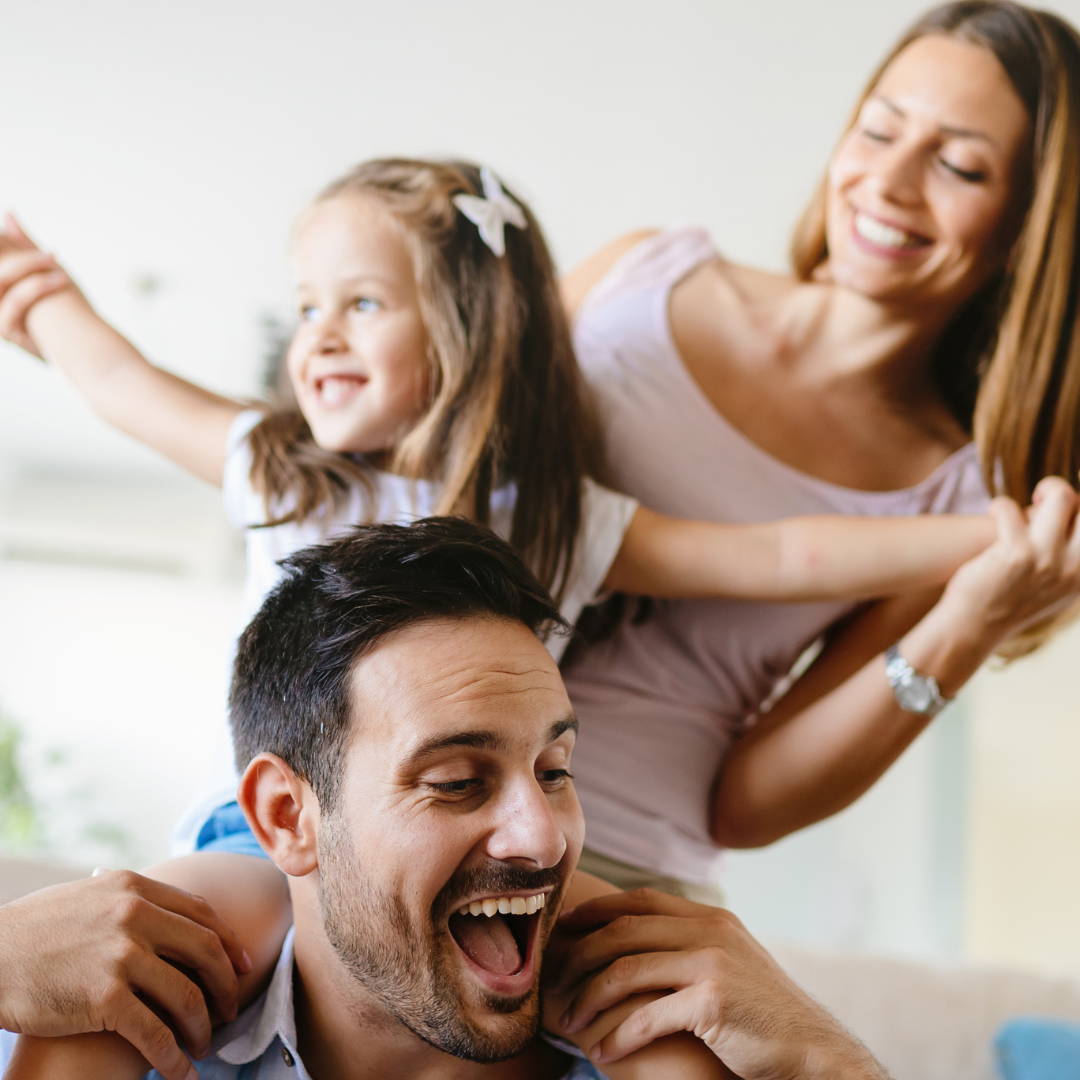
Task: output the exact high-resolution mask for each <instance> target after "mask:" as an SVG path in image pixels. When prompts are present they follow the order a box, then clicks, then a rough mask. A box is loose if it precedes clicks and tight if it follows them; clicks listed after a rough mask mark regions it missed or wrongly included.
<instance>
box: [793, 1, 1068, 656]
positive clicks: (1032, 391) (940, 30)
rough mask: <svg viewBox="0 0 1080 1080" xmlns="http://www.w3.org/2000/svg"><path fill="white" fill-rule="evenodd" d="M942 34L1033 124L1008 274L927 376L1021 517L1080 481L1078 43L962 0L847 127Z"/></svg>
mask: <svg viewBox="0 0 1080 1080" xmlns="http://www.w3.org/2000/svg"><path fill="white" fill-rule="evenodd" d="M928 34H944V35H948V36H950V37H955V38H958V39H959V40H961V41H966V42H970V43H972V44H974V45H979V46H981V47H982V48H985V49H988V50H990V52H992V53H993V54H994V56H995V57H997V59H998V61H999V63H1000V64H1001V66H1002V67H1003V68H1004V70H1005V72H1006V74H1007V75H1008V76H1009V79H1010V80H1011V82H1012V85H1013V87H1014V89H1015V90H1016V92H1017V94H1018V95H1019V97H1020V99H1021V100H1022V101H1023V103H1024V105H1025V106H1026V107H1027V110H1028V113H1029V114H1030V116H1031V118H1032V145H1031V156H1030V160H1031V162H1032V168H1031V177H1030V184H1029V187H1028V190H1027V191H1026V192H1024V193H1023V202H1024V203H1025V204H1026V205H1024V206H1022V207H1021V208H1020V212H1019V213H1018V214H1017V220H1018V221H1019V222H1020V224H1019V225H1018V228H1017V233H1016V237H1015V239H1014V241H1013V244H1012V250H1011V254H1010V257H1009V259H1008V261H1007V263H1006V267H1005V269H1004V270H1003V271H1002V272H1001V273H1000V274H998V275H997V276H996V277H995V278H994V279H993V280H991V281H990V282H988V283H987V284H986V285H985V286H984V287H983V288H982V289H981V290H980V291H979V292H978V293H977V294H976V295H975V296H974V297H972V299H971V300H969V301H968V302H967V304H966V305H965V306H964V307H963V308H962V309H961V311H960V312H959V313H958V314H957V315H956V316H955V318H954V319H953V321H952V324H951V325H950V326H949V327H948V328H947V329H946V330H945V333H944V334H943V335H942V337H941V338H940V340H939V341H938V343H937V347H936V350H935V355H934V357H933V373H934V377H935V379H936V381H937V384H938V387H939V389H940V391H941V393H942V396H943V397H944V399H945V401H946V402H947V403H948V404H949V407H950V408H951V409H952V411H953V413H954V414H955V415H956V418H957V419H958V420H959V421H960V422H961V423H962V424H963V425H964V426H965V428H966V429H967V430H968V431H969V432H971V433H973V435H974V437H975V441H976V443H977V444H978V447H979V452H980V455H981V458H982V466H983V473H984V476H985V479H986V483H987V486H988V487H989V489H990V490H991V491H992V492H994V493H995V494H1005V495H1009V496H1011V497H1012V498H1014V499H1016V500H1017V502H1019V503H1020V504H1021V505H1027V504H1028V503H1029V502H1030V501H1031V494H1032V491H1033V490H1034V488H1035V485H1036V484H1037V483H1038V482H1039V480H1040V479H1041V478H1042V477H1044V476H1063V477H1065V478H1066V479H1067V480H1069V481H1070V483H1072V484H1073V485H1074V486H1076V483H1077V474H1078V471H1080V325H1078V316H1080V36H1078V34H1077V32H1076V30H1074V29H1073V27H1071V26H1070V25H1069V24H1068V23H1067V22H1065V21H1064V20H1063V19H1061V18H1059V17H1058V16H1057V15H1053V14H1051V13H1049V12H1046V11H1036V10H1034V9H1032V8H1029V7H1026V6H1024V5H1022V4H1016V3H1011V2H1009V0H961V2H959V3H952V4H944V5H942V6H941V7H938V8H935V9H933V10H932V11H930V12H928V13H927V14H926V15H924V16H923V17H922V18H921V19H920V20H919V21H918V22H917V23H915V25H914V26H913V27H911V29H910V30H909V31H908V32H907V33H906V34H905V35H904V36H903V37H902V38H901V39H900V41H899V42H898V43H897V44H896V46H895V48H894V49H893V50H892V51H891V52H890V53H889V55H888V56H887V57H886V58H885V60H884V61H883V62H882V64H881V65H880V67H879V68H878V69H877V71H876V72H874V75H873V77H872V78H871V79H870V81H869V83H868V84H867V87H866V89H865V91H864V92H863V94H862V96H861V98H860V99H859V103H858V106H857V108H856V110H855V112H854V114H853V116H852V120H851V122H850V123H849V125H848V130H850V128H851V126H852V125H853V124H854V122H855V118H856V117H857V116H858V114H859V111H860V110H861V108H862V105H863V103H864V102H865V100H866V98H867V97H869V95H870V94H871V93H872V91H873V89H874V87H875V86H876V85H877V83H878V81H879V80H880V78H881V76H882V74H883V72H884V71H885V69H886V68H887V67H888V66H889V64H891V63H892V61H893V60H894V59H895V58H896V57H897V55H898V54H899V53H901V52H902V51H903V50H904V49H905V48H907V46H908V45H910V44H911V43H912V42H913V41H915V40H917V39H918V38H921V37H925V36H926V35H928ZM827 197H828V178H827V177H826V179H825V180H823V181H822V183H821V185H820V187H819V188H818V191H817V193H816V194H815V196H814V198H813V200H812V202H811V203H810V205H809V207H808V208H807V210H806V212H805V214H804V215H803V218H802V220H801V221H800V223H799V225H798V227H797V228H796V231H795V235H794V237H793V240H792V245H791V257H792V264H793V266H794V269H795V273H796V274H797V275H798V277H799V278H800V279H802V280H804V281H806V280H809V279H810V278H811V277H812V275H813V273H814V271H815V270H816V269H817V267H818V266H820V265H821V264H822V263H823V262H825V260H826V259H827V258H828V254H829V251H828V242H827V239H826V231H825V209H826V201H827ZM1077 614H1080V607H1078V606H1076V605H1074V606H1073V607H1071V608H1070V609H1068V610H1067V611H1066V612H1064V613H1062V614H1059V615H1057V616H1054V617H1053V618H1048V619H1044V620H1042V621H1040V622H1039V623H1038V624H1036V625H1033V626H1031V627H1028V628H1027V629H1026V630H1025V631H1023V632H1022V633H1021V634H1019V635H1017V636H1015V637H1013V638H1012V639H1010V640H1009V641H1008V642H1006V644H1005V645H1004V646H1003V647H1002V648H1001V649H1000V650H999V652H1000V655H1002V656H1003V657H1005V658H1007V659H1014V658H1016V657H1018V656H1023V655H1025V654H1026V653H1029V652H1032V651H1033V650H1034V649H1036V648H1038V646H1039V645H1041V644H1042V643H1043V642H1044V641H1046V640H1047V639H1048V638H1049V637H1050V635H1051V634H1052V633H1053V632H1054V630H1056V629H1057V628H1059V627H1060V626H1061V625H1063V624H1064V623H1065V622H1066V621H1069V620H1071V619H1072V618H1075V617H1076V615H1077Z"/></svg>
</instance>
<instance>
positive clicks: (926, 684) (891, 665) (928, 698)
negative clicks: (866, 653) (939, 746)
mask: <svg viewBox="0 0 1080 1080" xmlns="http://www.w3.org/2000/svg"><path fill="white" fill-rule="evenodd" d="M885 674H886V675H887V676H888V677H889V685H890V686H891V687H892V689H893V693H894V694H895V695H896V703H897V704H898V705H899V706H900V708H901V709H903V710H904V711H905V712H910V713H918V714H919V715H920V716H937V714H938V713H939V712H941V710H942V709H944V708H945V706H946V705H948V704H949V702H950V701H951V700H952V698H946V697H942V696H941V691H940V690H939V689H938V684H937V679H935V678H934V676H933V675H920V674H919V673H918V672H917V671H916V670H915V669H914V668H913V667H912V666H911V665H910V664H909V663H908V662H907V661H906V660H905V659H904V658H903V657H902V656H901V655H900V649H899V646H897V645H890V646H889V648H888V649H886V650H885Z"/></svg>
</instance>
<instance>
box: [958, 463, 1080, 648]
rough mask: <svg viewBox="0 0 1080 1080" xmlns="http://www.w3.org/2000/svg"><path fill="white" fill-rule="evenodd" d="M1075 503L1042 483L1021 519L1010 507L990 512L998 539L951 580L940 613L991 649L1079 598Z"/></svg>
mask: <svg viewBox="0 0 1080 1080" xmlns="http://www.w3.org/2000/svg"><path fill="white" fill-rule="evenodd" d="M1078 510H1080V498H1078V497H1077V494H1076V492H1075V491H1074V490H1073V489H1072V487H1070V486H1069V484H1068V483H1066V481H1064V480H1062V479H1061V478H1060V477H1054V476H1051V477H1047V478H1046V479H1044V480H1042V481H1040V483H1039V485H1038V487H1036V489H1035V492H1034V496H1033V498H1032V505H1031V507H1030V508H1029V510H1028V511H1027V512H1026V513H1025V512H1024V511H1022V510H1021V509H1020V507H1019V506H1018V505H1017V504H1016V503H1015V502H1013V501H1012V500H1011V499H995V500H994V502H993V503H991V506H990V512H991V514H992V515H993V517H994V519H995V521H996V522H997V526H998V539H997V541H996V542H995V543H994V544H992V545H991V546H990V547H988V548H987V549H986V550H985V551H984V552H983V553H982V554H981V555H978V556H976V557H975V558H974V559H972V560H971V561H970V562H967V563H965V564H964V565H963V566H962V567H961V568H960V569H959V570H958V571H957V572H956V573H955V574H954V575H953V577H952V580H951V581H950V582H949V584H948V586H947V588H946V590H945V594H944V596H943V598H942V601H941V607H942V608H944V609H947V610H950V611H952V612H953V613H954V614H957V615H958V616H959V618H960V619H961V621H962V622H964V623H965V624H966V625H968V626H969V627H970V628H971V633H972V635H973V636H976V637H979V636H987V635H988V636H989V639H990V640H991V641H992V646H991V647H994V646H996V645H997V644H999V643H1000V642H1001V641H1003V640H1004V639H1005V638H1007V637H1009V636H1010V635H1011V634H1013V633H1015V632H1016V631H1018V630H1020V629H1022V628H1023V627H1024V626H1025V625H1026V624H1028V623H1030V622H1032V621H1033V620H1035V619H1037V618H1039V617H1040V616H1045V615H1048V614H1051V613H1053V611H1054V610H1056V609H1059V608H1061V607H1064V606H1066V605H1067V604H1069V603H1070V602H1072V601H1073V600H1075V599H1076V598H1077V597H1078V596H1080V528H1078V527H1077V512H1078Z"/></svg>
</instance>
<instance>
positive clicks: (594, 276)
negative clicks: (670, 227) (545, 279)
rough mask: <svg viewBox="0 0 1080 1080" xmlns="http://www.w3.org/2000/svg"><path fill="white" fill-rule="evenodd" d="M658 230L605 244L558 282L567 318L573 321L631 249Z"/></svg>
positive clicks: (643, 231)
mask: <svg viewBox="0 0 1080 1080" xmlns="http://www.w3.org/2000/svg"><path fill="white" fill-rule="evenodd" d="M659 231H660V230H659V229H638V230H637V231H636V232H630V233H626V234H625V235H624V236H620V237H619V238H618V239H617V240H612V241H611V243H610V244H605V245H604V247H602V248H601V249H600V250H599V251H597V252H595V253H593V254H592V255H590V256H589V257H588V258H587V259H586V260H585V261H584V262H583V263H581V264H580V265H579V266H576V267H575V268H574V269H573V270H571V271H570V273H569V274H566V275H565V276H564V277H563V278H562V280H561V281H560V282H559V291H560V292H561V293H562V301H563V307H564V308H565V309H566V314H567V317H568V318H570V319H572V318H573V317H574V316H575V315H576V314H577V310H578V308H579V307H581V302H582V301H583V300H584V299H585V297H586V296H588V295H589V292H590V291H591V290H592V288H593V286H594V285H595V284H596V283H597V282H598V281H599V280H600V279H601V278H602V277H603V276H604V275H605V274H606V273H607V272H608V271H609V270H610V269H611V268H612V267H613V266H614V265H615V264H616V263H617V262H618V261H619V260H620V259H621V258H622V257H623V256H624V255H625V254H626V253H627V252H628V251H630V250H631V249H633V248H635V247H637V246H638V244H640V243H641V242H642V240H647V239H648V238H649V237H650V236H655V235H656V234H657V232H659Z"/></svg>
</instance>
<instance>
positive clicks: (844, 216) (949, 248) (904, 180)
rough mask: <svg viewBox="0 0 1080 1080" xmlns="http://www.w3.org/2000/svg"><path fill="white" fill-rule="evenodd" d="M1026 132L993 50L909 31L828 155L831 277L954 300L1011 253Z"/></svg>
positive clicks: (940, 306) (916, 299)
mask: <svg viewBox="0 0 1080 1080" xmlns="http://www.w3.org/2000/svg"><path fill="white" fill-rule="evenodd" d="M1030 139H1031V119H1030V117H1029V116H1028V113H1027V110H1026V109H1025V107H1024V104H1023V102H1021V100H1020V98H1019V97H1018V96H1017V93H1016V91H1015V90H1014V89H1013V87H1012V84H1011V83H1010V81H1009V78H1008V76H1007V75H1006V74H1005V70H1004V68H1002V66H1001V64H1000V63H999V62H998V60H997V58H996V57H995V56H994V55H993V53H991V52H990V51H989V50H988V49H984V48H982V47H980V46H978V45H972V44H969V43H967V42H964V41H959V40H957V39H955V38H950V37H944V36H939V35H933V36H927V37H922V38H919V39H918V40H916V41H914V42H912V44H911V45H909V46H908V47H907V48H906V49H904V51H903V52H901V53H900V55H899V56H897V57H896V59H895V60H893V62H892V63H891V64H890V65H889V66H888V67H887V68H886V69H885V72H884V74H883V75H882V77H881V79H880V81H879V82H878V84H877V86H876V87H875V88H874V90H873V92H872V93H871V95H870V97H869V98H868V99H867V101H866V104H865V105H864V106H863V109H862V111H861V113H860V114H859V118H858V120H857V121H856V123H855V126H854V127H853V128H852V129H851V131H850V132H849V133H848V134H847V135H846V136H845V138H844V140H843V142H842V143H841V144H840V146H839V148H838V149H837V151H836V154H835V155H834V157H833V160H832V164H831V166H830V169H829V200H828V211H827V236H828V244H829V259H828V263H827V266H826V270H827V274H828V277H829V278H830V279H831V280H833V281H835V282H836V283H837V284H840V285H844V286H846V287H848V288H850V289H853V290H855V291H856V292H859V293H862V294H863V295H865V296H868V297H871V298H873V299H875V300H880V301H884V302H886V303H895V304H900V305H903V306H908V305H918V309H919V310H921V311H925V312H927V313H928V314H929V313H930V312H931V311H933V312H937V313H944V314H945V315H946V316H947V315H949V314H951V313H952V312H954V311H956V310H957V309H958V308H959V307H960V306H961V305H962V304H963V303H964V302H965V301H966V300H967V299H968V298H969V297H970V296H971V295H972V294H973V293H974V292H976V291H977V290H978V288H979V287H980V286H981V285H982V284H983V283H984V282H985V281H987V280H988V279H989V278H990V277H991V276H992V275H993V274H994V273H995V272H996V271H997V270H999V269H1000V268H1001V266H1002V265H1003V264H1004V262H1005V260H1006V258H1007V256H1008V246H1009V243H1010V241H1011V238H1012V234H1013V231H1014V228H1015V222H1016V220H1017V217H1018V212H1019V210H1020V209H1022V208H1021V207H1020V206H1019V205H1018V201H1019V199H1021V198H1023V195H1022V194H1021V193H1022V192H1023V190H1024V189H1025V187H1026V183H1025V176H1026V172H1027V169H1028V168H1029V162H1028V157H1029V153H1030V150H1029V144H1030Z"/></svg>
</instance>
